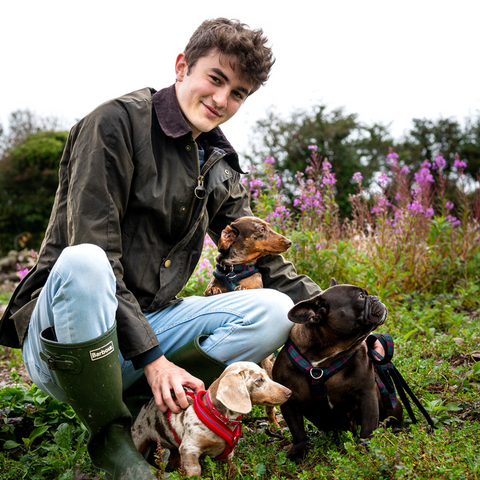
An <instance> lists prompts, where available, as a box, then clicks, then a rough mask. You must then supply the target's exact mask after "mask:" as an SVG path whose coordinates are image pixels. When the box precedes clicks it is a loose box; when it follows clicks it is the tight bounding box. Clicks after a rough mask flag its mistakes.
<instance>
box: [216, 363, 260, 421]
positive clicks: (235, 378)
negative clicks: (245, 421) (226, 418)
mask: <svg viewBox="0 0 480 480" xmlns="http://www.w3.org/2000/svg"><path fill="white" fill-rule="evenodd" d="M217 400H219V401H220V402H222V403H223V404H224V405H225V406H226V407H227V408H228V409H229V410H232V411H234V412H238V413H248V412H249V411H250V410H251V409H252V402H251V400H250V394H249V393H248V389H247V384H246V383H245V376H244V375H243V374H242V372H236V373H234V372H232V373H227V374H226V375H225V376H224V377H222V378H220V381H219V383H218V390H217Z"/></svg>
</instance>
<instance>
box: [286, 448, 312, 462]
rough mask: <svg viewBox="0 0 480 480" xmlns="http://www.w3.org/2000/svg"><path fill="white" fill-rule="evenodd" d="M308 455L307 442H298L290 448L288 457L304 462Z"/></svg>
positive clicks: (293, 460) (294, 460)
mask: <svg viewBox="0 0 480 480" xmlns="http://www.w3.org/2000/svg"><path fill="white" fill-rule="evenodd" d="M306 455H307V444H306V443H297V444H295V445H292V446H291V448H290V450H289V451H288V452H287V458H288V459H289V460H291V461H292V462H295V463H297V464H299V463H302V462H303V459H304V458H305V456H306Z"/></svg>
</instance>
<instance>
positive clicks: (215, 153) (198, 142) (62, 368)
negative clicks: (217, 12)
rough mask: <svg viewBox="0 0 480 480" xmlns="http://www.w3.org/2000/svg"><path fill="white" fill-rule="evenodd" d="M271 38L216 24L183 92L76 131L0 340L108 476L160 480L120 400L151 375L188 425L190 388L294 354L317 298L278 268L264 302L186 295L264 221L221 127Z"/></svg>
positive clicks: (196, 52)
mask: <svg viewBox="0 0 480 480" xmlns="http://www.w3.org/2000/svg"><path fill="white" fill-rule="evenodd" d="M266 41H267V40H266V38H265V37H264V36H263V32H262V31H261V30H250V29H248V28H247V26H246V25H243V24H241V23H239V22H238V21H229V20H226V19H216V20H212V21H206V22H204V23H203V24H202V25H201V26H200V27H199V28H198V29H197V31H196V32H195V33H194V35H193V36H192V38H191V39H190V41H189V43H188V45H187V47H186V48H185V51H184V53H181V54H180V55H179V56H178V58H177V60H176V63H175V72H176V83H175V85H173V86H171V87H169V88H166V89H164V90H160V91H158V92H155V91H154V90H153V89H150V88H145V89H143V90H139V91H136V92H133V93H131V94H128V95H125V96H123V97H120V98H117V99H114V100H111V101H109V102H106V103H105V104H103V105H101V106H99V107H98V108H97V109H95V110H94V111H93V112H92V113H90V114H89V115H87V116H86V117H85V118H84V119H82V120H81V121H80V122H78V123H77V124H76V125H75V126H74V127H73V128H72V130H71V132H70V135H69V138H68V141H67V145H66V147H65V151H64V154H63V157H62V160H61V163H60V173H59V188H58V191H57V195H56V199H55V203H54V207H53V211H52V215H51V218H50V223H49V226H48V228H47V231H46V234H45V239H44V242H43V244H42V247H41V249H40V253H39V259H38V263H37V265H36V266H35V268H34V269H32V271H31V272H29V274H28V275H27V277H26V278H25V279H24V280H23V281H22V283H21V284H20V285H19V287H18V289H17V291H16V292H15V294H14V296H13V298H12V301H11V302H10V305H9V307H8V309H7V311H6V313H5V315H4V317H3V319H2V323H1V325H0V340H1V343H3V344H5V345H9V346H12V347H16V348H18V347H21V348H22V353H23V357H24V361H25V364H26V367H27V370H28V372H29V375H30V376H31V378H32V380H33V381H34V382H35V384H36V385H37V386H38V387H39V388H41V389H42V390H44V391H45V392H47V393H48V394H50V395H51V396H53V397H55V398H57V399H59V400H62V401H65V402H69V403H71V405H72V406H73V408H74V409H75V411H76V412H77V414H78V415H79V416H80V418H81V419H82V421H83V422H84V423H85V424H86V425H87V427H88V429H89V431H90V441H89V452H90V455H91V457H92V461H93V463H94V465H95V466H96V467H97V468H99V469H101V470H104V471H106V472H107V478H115V479H117V478H118V479H120V478H121V479H124V478H152V477H151V474H150V471H149V467H148V464H147V463H146V462H145V460H144V459H143V457H141V456H140V455H139V454H138V452H136V450H135V448H134V446H133V444H132V441H131V437H130V421H131V417H130V414H129V411H128V409H127V408H126V406H125V404H124V403H123V401H122V389H123V390H124V391H125V390H127V389H128V388H129V387H131V386H132V385H133V384H134V383H135V382H138V381H140V382H141V381H142V378H146V379H147V381H148V384H149V386H150V388H151V392H152V393H153V395H154V396H155V399H156V403H157V405H158V407H159V408H160V409H161V410H162V411H166V410H167V408H170V409H171V410H172V411H174V412H178V411H180V410H181V409H182V408H186V407H187V405H188V402H187V400H186V396H185V393H184V387H190V388H192V389H193V390H194V391H198V390H200V389H203V388H204V381H205V383H207V384H208V383H209V382H210V381H211V380H212V378H214V377H215V376H218V375H219V374H220V372H221V371H222V370H223V368H224V367H225V364H228V363H232V362H234V361H238V360H251V361H255V362H259V361H260V360H262V359H263V358H265V357H266V356H268V355H269V354H270V353H271V352H273V351H274V350H275V349H277V348H278V347H279V346H280V345H282V344H283V343H284V342H285V340H286V339H287V337H288V333H289V330H290V327H291V325H292V324H291V322H289V321H288V319H287V312H288V310H289V309H290V308H291V307H292V305H293V303H294V302H297V301H299V300H302V299H305V298H308V297H311V296H313V295H315V294H317V293H318V292H319V291H320V289H319V288H318V287H317V286H316V285H315V284H314V283H313V282H312V281H311V280H310V279H308V278H307V277H304V276H297V275H296V273H295V270H294V268H293V266H292V265H291V264H289V263H287V262H285V261H284V260H283V258H282V257H281V256H279V255H278V256H270V257H265V258H263V259H262V260H261V261H260V263H259V265H258V268H259V269H260V271H261V273H262V275H263V281H264V285H265V287H266V288H265V289H263V290H261V291H259V290H250V291H241V292H234V293H232V294H224V295H217V296H214V297H191V298H186V299H183V301H181V300H182V299H178V298H176V295H177V294H178V293H179V292H180V291H181V290H182V288H183V287H184V285H185V284H186V282H187V280H188V278H189V277H190V275H191V274H192V273H193V270H194V268H195V266H196V264H197V262H198V260H199V258H200V254H201V251H202V247H203V240H204V237H205V234H206V233H207V232H208V233H209V234H210V236H211V237H212V238H213V239H214V240H215V241H218V239H219V236H220V233H221V231H222V229H223V228H224V227H225V226H226V225H228V224H229V223H231V222H232V221H233V220H235V219H236V218H238V217H242V216H246V215H249V216H250V215H252V212H251V211H250V208H249V202H248V196H247V193H246V191H245V190H244V188H243V186H242V185H241V184H240V173H243V172H242V171H241V169H240V166H239V161H238V156H237V154H236V153H235V151H234V149H233V148H232V147H231V145H230V144H229V143H228V141H227V140H226V138H225V137H224V136H223V134H222V132H221V130H220V129H219V128H218V126H219V125H221V124H222V123H224V122H226V121H227V120H228V119H229V118H231V117H232V116H233V115H235V113H236V112H237V111H238V109H239V108H240V107H241V105H242V104H243V102H244V101H245V99H246V98H247V97H248V96H249V95H251V94H252V93H253V92H255V91H256V90H257V89H258V88H259V87H260V86H261V85H262V84H264V83H265V81H266V80H267V78H268V75H269V72H270V68H271V66H272V64H273V62H274V60H273V55H272V52H271V50H270V48H268V47H267V46H266ZM280 292H282V293H280ZM259 339H261V341H259ZM201 340H203V341H201ZM117 342H118V345H119V350H120V355H119V354H118V353H117V351H118V346H117ZM182 366H183V367H185V368H186V369H184V368H182ZM192 373H195V375H192ZM143 374H144V375H145V377H144V376H143ZM198 377H201V378H198ZM137 384H138V383H137ZM137 384H136V385H137ZM134 388H136V387H134Z"/></svg>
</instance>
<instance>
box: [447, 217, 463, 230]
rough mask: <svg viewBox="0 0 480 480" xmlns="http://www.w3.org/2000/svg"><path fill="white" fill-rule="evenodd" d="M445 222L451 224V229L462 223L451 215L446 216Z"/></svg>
mask: <svg viewBox="0 0 480 480" xmlns="http://www.w3.org/2000/svg"><path fill="white" fill-rule="evenodd" d="M447 220H448V221H449V222H450V223H451V224H452V226H453V227H458V226H459V225H461V223H462V222H461V221H460V220H458V218H457V217H454V216H453V215H448V216H447Z"/></svg>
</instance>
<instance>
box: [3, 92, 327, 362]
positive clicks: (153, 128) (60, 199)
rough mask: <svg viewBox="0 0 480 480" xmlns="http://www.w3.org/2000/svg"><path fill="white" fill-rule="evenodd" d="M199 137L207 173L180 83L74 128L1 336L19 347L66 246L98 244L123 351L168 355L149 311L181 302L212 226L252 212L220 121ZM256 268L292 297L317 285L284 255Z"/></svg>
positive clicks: (214, 231)
mask: <svg viewBox="0 0 480 480" xmlns="http://www.w3.org/2000/svg"><path fill="white" fill-rule="evenodd" d="M197 141H198V142H199V143H200V144H201V145H202V147H203V148H204V150H205V160H206V162H205V164H204V165H203V167H202V169H201V171H200V164H199V159H198V149H197V144H196V142H195V141H194V139H193V137H192V132H191V129H190V127H189V126H188V124H187V123H186V122H185V119H184V117H183V115H182V113H181V110H180V107H179V105H178V102H177V98H176V94H175V87H174V86H171V87H169V88H166V89H164V90H161V91H159V92H155V90H153V89H150V88H144V89H142V90H138V91H136V92H133V93H130V94H128V95H124V96H122V97H120V98H117V99H114V100H111V101H108V102H106V103H104V104H102V105H100V106H99V107H98V108H97V109H95V110H94V111H93V112H92V113H90V114H89V115H87V116H86V117H85V118H84V119H82V120H81V121H80V122H78V123H77V124H76V125H75V126H74V127H73V128H72V130H71V132H70V135H69V137H68V140H67V144H66V146H65V150H64V153H63V156H62V159H61V162H60V171H59V187H58V191H57V194H56V198H55V203H54V206H53V210H52V214H51V217H50V222H49V225H48V228H47V230H46V233H45V239H44V241H43V244H42V247H41V249H40V252H39V258H38V262H37V264H36V266H35V267H34V268H33V269H32V270H31V271H30V272H29V273H28V274H27V276H26V277H25V278H24V279H23V280H22V282H21V283H20V285H19V286H18V288H17V289H16V291H15V293H14V295H13V297H12V299H11V301H10V304H9V305H8V307H7V310H6V312H5V314H4V315H3V317H2V319H1V321H0V344H2V345H6V346H10V347H14V348H19V347H20V346H21V345H22V343H23V340H24V337H25V334H26V332H27V330H28V325H29V321H30V315H31V313H32V311H33V308H34V307H35V304H36V298H37V297H38V295H39V293H40V291H41V289H42V287H43V285H44V284H45V282H46V280H47V277H48V275H49V272H50V271H51V269H52V266H53V265H54V263H55V262H56V260H57V258H58V256H59V255H60V253H61V252H62V250H63V249H64V248H65V247H67V246H69V245H78V244H81V243H92V244H95V245H98V246H100V247H101V248H102V249H103V250H104V251H105V252H106V254H107V256H108V258H109V261H110V264H111V266H112V268H113V271H114V274H115V277H116V281H117V300H118V309H117V314H116V320H117V332H118V338H119V344H120V349H121V351H122V354H123V356H124V358H125V359H132V360H133V361H134V363H135V359H136V358H137V359H138V358H140V357H142V356H144V355H145V353H147V354H148V352H149V351H150V352H152V351H153V352H155V355H154V357H155V358H158V357H159V356H160V355H162V353H163V352H162V350H161V346H160V347H159V346H158V341H157V338H156V336H155V334H154V332H153V330H152V328H151V327H150V325H149V323H148V321H147V320H146V318H145V316H144V314H143V312H151V311H155V310H159V309H162V308H164V307H166V306H167V305H169V304H171V303H172V302H178V301H181V299H180V298H177V297H176V295H177V294H178V293H179V292H180V291H181V290H182V288H183V287H184V286H185V284H186V282H187V280H188V279H189V277H190V275H191V274H192V273H193V271H194V269H195V266H196V265H197V262H198V260H199V258H200V255H201V253H202V248H203V242H204V237H205V233H207V232H208V233H209V235H210V236H211V237H212V239H213V240H214V241H215V242H217V241H218V239H219V236H220V233H221V231H222V229H223V228H224V227H225V226H226V225H228V224H229V223H230V222H232V221H233V220H235V219H236V218H238V217H242V216H245V215H252V212H251V210H250V208H249V202H248V194H247V192H246V191H245V189H244V187H243V186H242V185H241V183H240V173H243V172H242V171H241V168H240V166H239V161H238V156H237V154H236V153H235V151H234V150H233V148H232V146H231V145H230V144H229V142H228V141H227V140H226V138H225V137H224V135H223V133H222V132H221V130H220V129H219V128H215V129H213V130H212V131H211V132H208V133H202V134H201V135H200V136H199V137H198V138H197ZM198 197H200V198H198ZM259 269H260V272H261V273H262V276H263V281H264V286H265V287H266V288H275V289H278V290H280V291H282V292H284V293H286V294H287V295H289V296H290V297H291V298H292V300H293V301H294V302H298V301H300V300H302V299H306V298H309V297H311V296H313V295H315V294H317V293H318V292H319V291H320V289H319V287H318V286H316V285H315V283H314V282H313V281H312V280H310V279H309V278H308V277H306V276H298V275H297V274H296V272H295V269H294V268H293V266H292V264H291V263H289V262H286V261H285V260H284V259H283V257H282V256H280V255H270V256H268V257H264V258H262V259H261V260H260V262H259ZM155 358H150V361H151V360H154V359H155ZM139 366H142V365H141V364H140V365H139Z"/></svg>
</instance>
